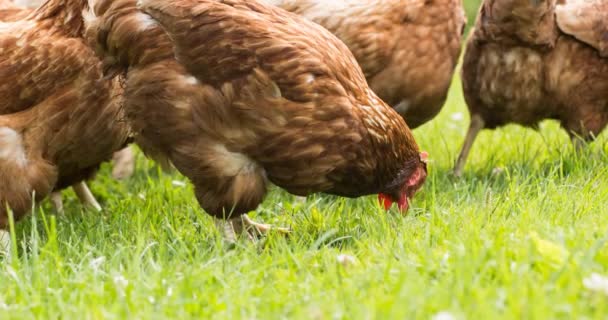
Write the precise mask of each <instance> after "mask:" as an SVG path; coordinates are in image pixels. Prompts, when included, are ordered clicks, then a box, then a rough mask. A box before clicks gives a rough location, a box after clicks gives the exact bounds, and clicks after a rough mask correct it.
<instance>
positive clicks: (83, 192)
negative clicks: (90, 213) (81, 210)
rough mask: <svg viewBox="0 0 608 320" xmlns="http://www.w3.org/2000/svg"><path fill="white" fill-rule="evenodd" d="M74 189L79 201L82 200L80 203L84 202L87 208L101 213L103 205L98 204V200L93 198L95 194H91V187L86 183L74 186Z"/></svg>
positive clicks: (82, 182)
mask: <svg viewBox="0 0 608 320" xmlns="http://www.w3.org/2000/svg"><path fill="white" fill-rule="evenodd" d="M72 189H74V192H76V196H78V199H80V202H82V204H83V205H84V206H85V207H89V208H93V209H95V211H101V205H100V204H99V202H97V199H95V196H93V193H91V190H89V187H88V186H87V184H86V183H85V182H84V181H81V182H79V183H77V184H75V185H73V186H72Z"/></svg>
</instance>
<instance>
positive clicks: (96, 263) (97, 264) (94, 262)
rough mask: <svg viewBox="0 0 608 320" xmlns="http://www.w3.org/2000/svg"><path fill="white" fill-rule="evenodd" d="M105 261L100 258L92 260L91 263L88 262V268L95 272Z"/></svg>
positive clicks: (102, 257)
mask: <svg viewBox="0 0 608 320" xmlns="http://www.w3.org/2000/svg"><path fill="white" fill-rule="evenodd" d="M105 261H106V257H104V256H101V257H99V258H95V259H93V260H91V262H89V266H90V267H91V269H93V270H95V271H97V270H98V269H99V267H101V265H102V264H103V263H104V262H105Z"/></svg>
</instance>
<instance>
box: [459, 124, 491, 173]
mask: <svg viewBox="0 0 608 320" xmlns="http://www.w3.org/2000/svg"><path fill="white" fill-rule="evenodd" d="M484 125H485V123H484V121H483V119H482V118H481V116H479V115H477V114H474V115H472V116H471V125H470V126H469V131H468V132H467V136H466V138H465V139H464V144H463V145H462V150H461V151H460V155H459V156H458V160H457V161H456V165H455V166H454V175H455V176H456V177H460V176H462V171H463V169H464V164H465V162H466V161H467V157H468V156H469V152H470V151H471V147H472V146H473V142H475V138H476V137H477V135H478V134H479V132H480V131H481V129H483V127H484Z"/></svg>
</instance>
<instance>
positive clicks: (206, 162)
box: [85, 0, 426, 237]
mask: <svg viewBox="0 0 608 320" xmlns="http://www.w3.org/2000/svg"><path fill="white" fill-rule="evenodd" d="M138 6H139V7H138ZM138 6H137V5H136V1H135V0H99V1H96V4H95V5H94V6H92V7H93V8H94V12H93V13H92V14H91V16H90V17H86V16H85V18H86V19H85V20H86V21H87V34H88V36H89V37H90V38H91V39H93V40H94V42H95V46H96V47H97V50H98V52H99V53H100V54H101V55H102V56H103V57H104V61H105V62H106V63H108V64H109V67H108V69H114V70H119V71H120V70H128V76H127V79H128V80H127V85H126V89H125V109H126V112H127V116H128V118H129V119H130V121H131V122H132V124H133V126H134V131H135V134H136V137H135V140H136V142H138V143H139V145H140V146H141V147H142V149H143V150H144V151H145V152H146V153H147V154H148V155H152V156H154V157H156V158H162V157H167V158H168V159H169V160H170V161H171V162H172V163H173V165H174V166H175V167H176V168H177V169H178V170H179V171H180V172H181V173H183V174H184V175H185V176H187V177H188V178H189V179H190V180H191V181H192V183H193V184H194V186H195V193H196V197H197V199H198V201H199V203H200V205H201V206H202V207H203V208H204V209H205V211H206V212H207V213H208V214H210V215H212V216H214V217H216V218H229V219H230V222H237V223H236V224H235V225H232V223H229V224H228V225H229V226H230V230H227V231H228V232H229V233H232V232H233V230H232V227H237V228H240V227H242V226H243V225H246V224H254V223H253V222H252V221H250V220H248V219H244V220H242V219H241V216H242V215H244V214H246V213H247V212H249V211H251V210H255V209H256V208H257V206H258V205H259V204H260V203H261V202H262V201H263V199H264V196H265V195H266V192H267V187H268V184H269V183H270V182H272V183H274V184H276V185H278V186H280V187H281V188H283V189H286V190H287V191H288V192H291V193H293V194H296V195H307V194H310V193H314V192H325V193H330V194H336V195H341V196H346V197H358V196H362V195H367V194H382V196H381V197H382V199H383V200H385V204H386V205H387V206H388V205H389V204H390V202H391V201H395V202H398V204H399V207H400V208H401V209H403V210H406V209H407V207H408V198H411V197H413V196H414V193H415V192H416V191H417V190H418V189H419V188H420V187H421V185H422V183H423V182H424V180H425V177H426V164H425V162H424V158H425V155H424V154H422V155H421V153H420V152H419V150H418V146H417V145H416V142H415V141H414V138H413V136H412V134H411V132H410V130H409V129H408V127H407V125H406V124H405V122H404V121H403V119H401V117H398V116H396V113H395V112H394V111H393V110H392V109H391V108H390V107H389V106H388V105H386V104H385V103H384V102H382V101H381V100H380V99H378V98H377V97H376V95H375V94H374V93H373V92H372V91H371V90H370V89H369V87H368V86H367V84H366V82H365V78H364V76H363V73H362V72H361V69H360V68H359V67H358V66H357V63H356V61H355V59H354V57H353V56H352V54H351V53H350V52H349V51H348V48H346V47H345V46H344V44H343V43H342V42H340V41H339V40H338V39H337V38H335V37H334V36H333V35H331V34H330V33H329V32H327V31H326V30H325V29H323V28H321V27H320V26H318V25H316V24H313V23H311V22H308V21H306V20H305V19H302V18H300V17H298V16H296V15H293V14H291V13H288V12H286V11H284V10H281V9H278V8H275V7H272V6H268V5H265V4H262V3H260V2H259V1H252V0H247V1H246V0H223V1H210V0H198V1H197V0H177V1H162V0H158V1H156V0H142V1H139V4H138ZM161 26H162V28H161ZM239 226H240V227H239ZM255 227H256V228H257V229H258V230H260V231H262V230H263V229H264V228H265V226H263V225H259V224H257V225H255ZM227 236H228V237H231V235H230V234H228V235H227Z"/></svg>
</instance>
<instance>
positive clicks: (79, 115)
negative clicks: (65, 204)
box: [0, 0, 128, 228]
mask: <svg viewBox="0 0 608 320" xmlns="http://www.w3.org/2000/svg"><path fill="white" fill-rule="evenodd" d="M85 7H86V2H85V1H79V0H67V1H60V0H49V1H48V2H46V3H45V4H43V5H42V6H41V7H40V8H38V9H37V10H35V11H34V12H33V13H32V14H30V15H28V16H27V18H26V19H23V20H19V21H16V22H12V23H2V24H0V50H1V51H2V52H3V54H2V55H0V78H1V79H2V82H0V96H1V97H2V99H0V110H1V112H0V114H2V115H0V150H2V152H0V181H3V183H1V184H0V203H2V206H1V208H0V228H4V227H6V225H7V215H6V212H5V209H4V208H5V207H6V206H7V205H8V207H10V208H11V209H12V210H13V212H14V214H15V216H16V218H19V217H21V216H23V214H25V213H26V212H27V211H28V210H29V209H30V207H31V205H32V194H35V196H36V199H41V198H44V197H45V196H46V195H48V194H49V192H51V191H53V190H58V189H61V188H65V187H68V186H70V185H73V184H75V183H77V182H80V181H82V180H85V179H87V178H89V177H90V176H91V175H92V174H93V173H94V172H95V171H96V168H97V167H98V165H99V164H100V163H101V162H102V161H105V160H106V159H108V158H110V157H111V156H112V153H113V151H115V150H117V149H119V148H120V147H121V146H123V145H124V143H125V142H126V139H127V135H128V127H127V125H126V123H125V122H123V121H122V119H123V118H124V116H123V114H122V110H121V98H120V96H121V93H122V89H121V87H120V84H119V81H118V79H114V80H107V79H105V78H104V77H103V73H102V69H101V62H100V60H99V59H98V58H97V57H96V56H95V54H94V52H93V51H92V50H91V49H90V48H89V47H88V46H87V45H86V44H85V43H84V42H83V41H82V38H81V37H82V31H83V20H82V15H81V12H82V10H83V9H84V8H85Z"/></svg>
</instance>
